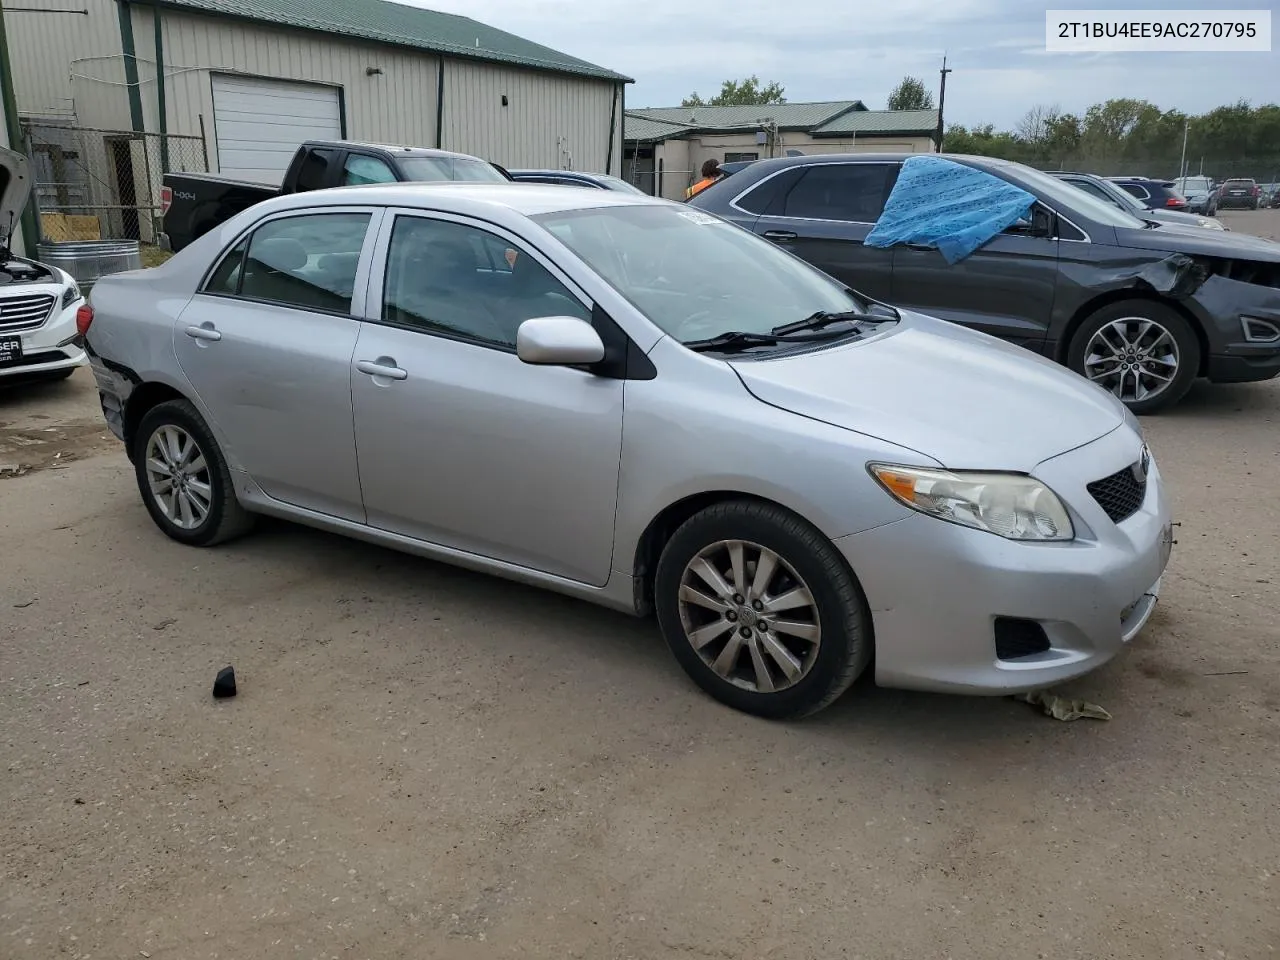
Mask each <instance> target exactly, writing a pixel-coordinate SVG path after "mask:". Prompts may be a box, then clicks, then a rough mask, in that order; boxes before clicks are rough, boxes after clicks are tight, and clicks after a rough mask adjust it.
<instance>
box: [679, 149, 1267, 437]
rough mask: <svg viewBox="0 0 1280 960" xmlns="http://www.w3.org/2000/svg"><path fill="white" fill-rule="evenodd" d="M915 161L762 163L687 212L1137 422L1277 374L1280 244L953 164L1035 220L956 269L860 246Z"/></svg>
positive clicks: (843, 158)
mask: <svg viewBox="0 0 1280 960" xmlns="http://www.w3.org/2000/svg"><path fill="white" fill-rule="evenodd" d="M909 156H910V154H865V153H864V154H836V155H828V156H821V157H817V156H808V157H786V158H778V159H773V160H761V161H758V162H756V163H753V164H751V165H750V166H749V167H748V168H746V169H745V170H743V171H741V172H740V173H737V174H735V175H734V176H732V177H729V178H727V179H726V180H724V181H722V182H720V183H718V184H716V185H715V186H712V187H710V188H708V189H707V190H704V191H703V192H702V193H700V194H698V195H697V196H696V197H694V198H693V200H692V201H690V205H691V206H694V207H699V208H701V209H704V210H707V211H710V212H713V213H716V214H718V215H720V216H722V217H724V218H726V219H728V220H731V221H732V222H734V223H736V224H738V225H739V226H741V227H744V228H745V229H747V230H751V231H753V232H755V233H757V234H760V235H761V236H764V237H766V238H768V239H770V240H772V241H774V242H775V243H777V244H779V245H781V246H783V247H785V248H786V249H788V250H790V251H792V252H793V253H794V254H796V255H797V256H799V257H801V258H802V259H804V260H807V261H809V262H810V263H812V264H814V265H815V266H817V267H819V268H820V269H822V270H824V271H825V272H827V273H828V274H830V275H832V276H834V277H835V278H837V279H838V280H840V281H842V282H843V283H846V284H847V285H848V286H850V287H851V288H853V289H855V290H857V291H859V292H860V293H862V294H864V295H867V296H870V297H873V298H875V299H877V300H880V301H883V302H886V303H892V304H897V305H899V306H903V307H907V308H909V309H912V310H918V311H920V312H921V313H926V314H931V315H933V316H936V317H942V318H943V319H945V320H950V321H953V322H955V323H960V324H963V325H964V326H967V327H972V328H974V329H977V330H981V331H983V332H985V333H989V334H992V335H994V336H998V337H1000V338H1002V339H1004V340H1008V341H1010V342H1013V343H1017V344H1019V345H1021V346H1024V347H1026V348H1028V349H1030V350H1034V351H1035V352H1037V353H1040V354H1042V355H1044V356H1046V357H1050V358H1052V359H1054V360H1056V361H1058V362H1059V363H1063V364H1066V365H1067V366H1069V367H1070V368H1071V369H1073V370H1075V371H1076V372H1077V373H1080V374H1082V375H1084V376H1086V377H1088V378H1089V379H1090V380H1092V381H1094V382H1095V383H1097V384H1098V385H1099V386H1101V387H1103V388H1105V389H1107V390H1109V391H1111V392H1112V393H1113V394H1115V395H1116V396H1117V397H1119V398H1120V399H1121V400H1122V401H1124V402H1125V403H1126V404H1127V405H1128V406H1129V407H1130V409H1132V410H1133V411H1134V412H1136V413H1152V412H1155V411H1157V410H1161V409H1164V408H1167V407H1169V406H1171V405H1172V404H1174V403H1176V402H1177V401H1178V400H1179V399H1180V398H1181V397H1182V396H1183V395H1184V394H1185V393H1186V392H1187V390H1188V389H1189V388H1190V386H1191V383H1192V381H1193V380H1195V379H1196V378H1197V377H1205V378H1207V379H1209V380H1211V381H1214V382H1218V383H1238V382H1245V381H1254V380H1266V379H1270V378H1272V377H1274V376H1276V375H1277V374H1278V373H1280V244H1277V243H1274V242H1272V241H1269V240H1262V239H1259V238H1255V237H1248V236H1244V235H1241V234H1239V233H1228V232H1224V231H1217V230H1194V231H1192V230H1185V229H1169V228H1166V227H1161V226H1159V225H1157V224H1156V223H1153V222H1152V221H1149V220H1140V219H1138V218H1137V217H1134V216H1132V215H1130V214H1128V213H1126V212H1125V211H1123V210H1120V209H1118V208H1116V207H1114V206H1112V205H1111V204H1109V203H1106V202H1104V201H1102V200H1099V199H1096V198H1094V197H1092V196H1090V195H1088V194H1086V193H1084V192H1082V191H1081V190H1079V189H1077V188H1075V187H1073V186H1070V185H1068V184H1066V183H1063V182H1062V181H1061V180H1059V179H1057V178H1056V177H1054V176H1051V175H1049V174H1046V173H1042V172H1041V171H1038V170H1033V169H1031V168H1029V167H1026V166H1023V165H1021V164H1016V163H1011V162H1008V161H1005V160H997V159H993V158H987V157H960V156H957V157H952V158H951V159H953V160H955V161H956V162H958V163H962V164H966V165H968V166H971V167H976V168H978V169H980V170H983V171H985V172H987V173H989V174H991V175H992V176H995V177H998V178H1000V179H1002V180H1004V181H1006V182H1008V183H1012V184H1014V185H1015V186H1018V187H1021V188H1022V189H1023V190H1026V191H1028V192H1029V193H1031V194H1032V195H1033V196H1035V198H1036V202H1035V204H1034V206H1033V207H1032V209H1031V212H1030V216H1029V217H1028V218H1027V219H1025V220H1023V221H1021V222H1019V223H1016V224H1014V225H1013V226H1011V227H1009V228H1008V229H1006V230H1005V231H1004V232H1003V233H1001V234H999V235H997V236H995V237H993V238H992V239H991V240H990V241H988V242H987V243H986V244H984V245H983V246H982V247H980V248H979V249H978V250H977V251H976V252H974V253H973V254H972V255H971V256H968V257H966V258H965V259H963V260H961V261H959V262H958V263H955V264H952V265H948V263H947V262H946V260H945V259H944V258H943V256H942V254H941V253H939V252H938V250H936V249H934V248H933V247H931V246H917V245H911V244H899V245H896V246H894V247H891V248H876V247H870V246H865V245H864V244H863V240H864V239H865V238H866V236H867V234H868V233H869V232H870V231H871V228H872V227H873V226H874V225H875V223H876V220H877V219H878V218H879V217H880V214H881V212H882V211H883V210H884V206H885V201H886V200H887V199H888V197H889V194H890V192H891V191H892V189H893V185H894V183H895V182H896V180H897V176H898V172H899V170H900V168H901V165H902V163H903V161H905V160H906V159H907V158H908V157H909Z"/></svg>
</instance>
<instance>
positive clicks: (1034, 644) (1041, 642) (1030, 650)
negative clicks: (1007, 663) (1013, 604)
mask: <svg viewBox="0 0 1280 960" xmlns="http://www.w3.org/2000/svg"><path fill="white" fill-rule="evenodd" d="M995 634H996V656H997V657H999V658H1000V659H1001V660H1017V659H1018V658H1020V657H1031V656H1034V655H1035V654H1037V653H1044V652H1046V651H1047V650H1048V649H1049V637H1048V635H1047V634H1046V633H1045V632H1044V627H1042V626H1040V624H1038V623H1037V622H1036V621H1034V620H1023V619H1022V618H1020V617H996V626H995Z"/></svg>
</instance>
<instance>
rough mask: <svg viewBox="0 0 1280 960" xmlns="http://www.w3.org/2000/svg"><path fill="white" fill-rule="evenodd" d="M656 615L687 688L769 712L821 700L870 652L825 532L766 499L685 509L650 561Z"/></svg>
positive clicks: (857, 601)
mask: <svg viewBox="0 0 1280 960" xmlns="http://www.w3.org/2000/svg"><path fill="white" fill-rule="evenodd" d="M654 593H655V597H654V600H655V606H656V608H657V613H658V622H659V624H660V626H661V628H662V633H663V636H664V638H665V639H666V641H667V644H668V646H670V648H671V652H672V653H673V654H674V655H675V657H676V659H677V660H678V661H679V662H680V665H681V666H682V667H683V668H684V669H685V672H687V673H688V674H689V676H690V677H691V678H692V679H693V681H694V682H695V683H697V684H698V686H700V687H702V689H703V690H705V691H706V692H707V693H709V694H710V695H711V696H713V697H715V698H716V699H717V700H719V701H721V702H722V703H725V704H727V705H729V706H731V707H734V708H735V709H738V710H742V711H744V712H746V713H751V714H755V715H757V716H761V717H767V718H769V719H787V718H798V717H803V716H807V715H809V714H813V713H816V712H817V711H819V710H821V709H823V708H824V707H827V706H829V705H830V704H831V703H833V702H834V701H835V700H836V699H837V698H838V697H839V696H840V695H841V694H842V693H844V692H845V690H847V689H848V688H849V686H850V685H851V684H852V683H853V682H854V681H855V680H856V679H857V678H858V676H859V675H860V674H861V673H862V671H863V670H864V669H865V668H866V666H867V663H868V662H869V661H870V659H871V651H872V640H871V625H870V616H869V614H868V611H867V604H866V600H865V599H864V598H863V595H862V591H861V589H860V588H859V586H858V584H857V582H856V581H855V580H854V578H853V576H852V575H851V574H850V572H849V571H848V569H847V568H846V567H845V565H844V562H843V560H842V558H841V556H840V554H839V553H838V552H837V551H836V549H835V547H834V546H833V545H832V543H831V541H830V540H829V539H828V538H827V537H826V536H824V535H823V534H822V533H821V532H820V531H818V530H816V529H814V528H813V527H812V526H811V525H810V524H808V523H806V522H805V521H803V520H801V519H800V518H798V517H796V516H795V515H793V514H791V513H789V512H787V511H785V510H783V509H782V508H780V507H777V506H774V505H772V504H765V503H759V502H755V501H748V500H737V501H730V502H726V503H721V504H717V505H715V506H712V507H708V508H707V509H705V510H703V511H701V512H699V513H697V514H695V515H694V516H693V517H691V518H690V519H689V520H687V521H685V523H684V524H682V525H681V526H680V528H679V529H678V530H676V532H675V534H674V535H673V536H672V537H671V539H670V540H669V541H668V542H667V545H666V547H665V548H664V549H663V551H662V556H661V558H660V559H659V561H658V569H657V575H656V578H655V583H654Z"/></svg>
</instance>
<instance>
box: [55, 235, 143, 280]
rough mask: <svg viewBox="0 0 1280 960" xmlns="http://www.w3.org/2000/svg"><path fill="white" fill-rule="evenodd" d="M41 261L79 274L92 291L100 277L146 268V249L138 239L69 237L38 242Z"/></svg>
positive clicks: (78, 276)
mask: <svg viewBox="0 0 1280 960" xmlns="http://www.w3.org/2000/svg"><path fill="white" fill-rule="evenodd" d="M36 251H37V254H36V256H37V258H38V259H39V260H40V262H41V263H45V264H48V265H49V266H51V267H58V268H60V269H62V270H65V271H67V273H69V274H71V276H73V277H74V278H75V281H76V283H77V284H79V286H80V289H81V290H82V291H84V292H85V293H88V292H89V291H90V290H91V289H93V285H94V283H95V282H96V281H97V280H98V278H99V277H105V276H107V274H110V273H123V272H124V271H126V270H141V269H142V250H141V247H140V246H139V244H138V241H137V240H67V241H64V242H62V243H48V242H46V243H39V244H36Z"/></svg>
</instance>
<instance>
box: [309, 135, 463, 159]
mask: <svg viewBox="0 0 1280 960" xmlns="http://www.w3.org/2000/svg"><path fill="white" fill-rule="evenodd" d="M303 146H304V147H332V148H337V149H347V148H352V147H355V148H357V149H360V150H380V151H382V152H383V153H391V154H397V155H399V156H403V157H457V158H461V159H463V160H480V162H481V163H486V162H487V161H485V160H482V159H481V158H480V157H476V156H472V155H471V154H469V153H457V152H456V151H453V150H437V149H436V148H435V147H410V146H398V145H395V144H389V143H369V142H367V141H364V140H308V141H306V142H305V143H304V144H303Z"/></svg>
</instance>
